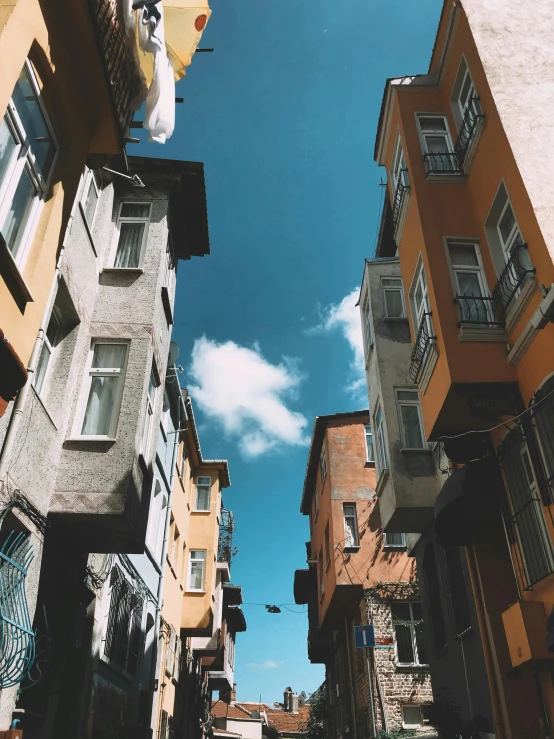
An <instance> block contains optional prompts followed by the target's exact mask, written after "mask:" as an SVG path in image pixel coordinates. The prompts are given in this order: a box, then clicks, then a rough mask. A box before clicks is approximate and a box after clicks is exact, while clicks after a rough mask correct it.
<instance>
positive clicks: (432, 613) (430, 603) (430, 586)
mask: <svg viewBox="0 0 554 739" xmlns="http://www.w3.org/2000/svg"><path fill="white" fill-rule="evenodd" d="M423 581H424V583H425V590H426V593H427V613H428V614H429V623H430V625H431V638H432V641H433V651H434V653H435V655H438V654H440V652H442V650H443V649H445V648H446V646H447V644H448V642H447V639H446V627H445V623H444V615H443V610H442V604H441V586H440V582H439V573H438V569H437V558H436V556H435V548H434V546H433V544H427V546H426V547H425V552H424V553H423Z"/></svg>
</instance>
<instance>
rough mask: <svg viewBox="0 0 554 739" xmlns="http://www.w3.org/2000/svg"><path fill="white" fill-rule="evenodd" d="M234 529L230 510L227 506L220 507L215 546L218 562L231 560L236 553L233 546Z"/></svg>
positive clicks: (233, 519) (233, 520) (229, 561)
mask: <svg viewBox="0 0 554 739" xmlns="http://www.w3.org/2000/svg"><path fill="white" fill-rule="evenodd" d="M234 530H235V517H234V516H233V513H232V511H229V510H227V508H222V509H221V518H220V520H219V542H218V546H217V560H218V562H228V563H229V564H231V561H232V559H233V557H234V555H235V554H236V549H235V548H234V547H233V532H234Z"/></svg>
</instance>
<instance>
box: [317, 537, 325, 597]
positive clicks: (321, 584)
mask: <svg viewBox="0 0 554 739" xmlns="http://www.w3.org/2000/svg"><path fill="white" fill-rule="evenodd" d="M317 563H318V567H319V597H320V598H323V595H324V593H325V572H324V570H323V551H322V550H321V549H320V550H319V556H318V558H317Z"/></svg>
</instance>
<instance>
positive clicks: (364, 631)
mask: <svg viewBox="0 0 554 739" xmlns="http://www.w3.org/2000/svg"><path fill="white" fill-rule="evenodd" d="M354 638H355V640H356V649H363V648H364V647H374V646H375V629H374V628H373V624H363V625H362V626H354Z"/></svg>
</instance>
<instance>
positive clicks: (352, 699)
mask: <svg viewBox="0 0 554 739" xmlns="http://www.w3.org/2000/svg"><path fill="white" fill-rule="evenodd" d="M344 635H345V638H346V658H347V660H348V682H349V683H350V703H351V706H352V729H353V731H352V734H353V736H354V739H357V737H358V727H357V721H356V718H357V717H356V696H355V693H354V681H353V675H352V659H351V656H350V647H351V644H350V630H349V628H348V620H347V618H346V616H345V617H344Z"/></svg>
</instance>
